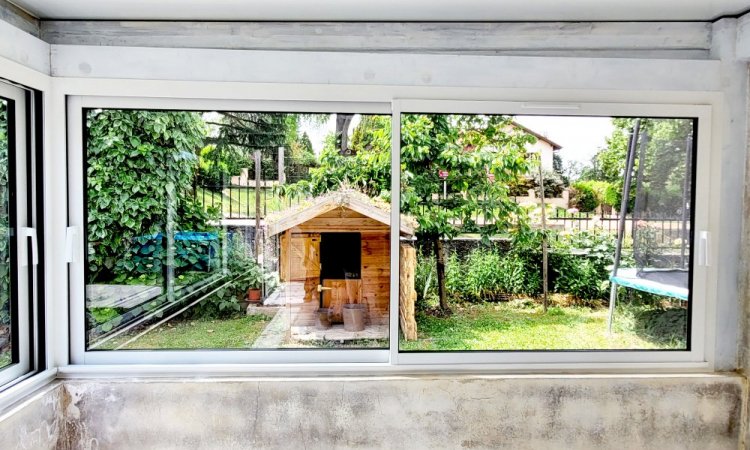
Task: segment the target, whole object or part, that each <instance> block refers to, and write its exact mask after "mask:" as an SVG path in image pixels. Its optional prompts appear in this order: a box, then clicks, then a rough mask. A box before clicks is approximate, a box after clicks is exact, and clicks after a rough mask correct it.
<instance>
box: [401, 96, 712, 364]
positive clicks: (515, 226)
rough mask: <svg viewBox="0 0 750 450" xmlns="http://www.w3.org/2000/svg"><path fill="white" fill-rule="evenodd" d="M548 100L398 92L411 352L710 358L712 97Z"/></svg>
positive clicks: (405, 356)
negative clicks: (537, 104) (560, 103)
mask: <svg viewBox="0 0 750 450" xmlns="http://www.w3.org/2000/svg"><path fill="white" fill-rule="evenodd" d="M539 109H544V108H543V107H542V108H524V106H523V105H520V104H512V103H506V104H499V103H491V102H448V101H446V102H440V101H416V100H415V101H409V100H404V101H401V102H399V103H398V108H397V111H398V113H397V114H396V115H394V123H396V125H394V129H396V127H398V130H397V132H396V133H394V145H395V143H396V141H397V139H398V143H399V144H400V148H399V150H400V152H399V155H400V161H399V167H400V169H401V173H400V187H399V192H400V213H401V217H402V222H403V220H404V218H406V220H412V221H416V222H417V223H418V226H417V228H416V233H415V235H414V237H413V238H404V237H401V238H400V242H401V267H402V271H401V274H400V292H401V293H402V298H401V303H402V305H401V312H402V315H401V317H400V323H399V331H400V333H399V337H400V340H399V345H398V347H399V354H398V357H397V358H398V361H399V363H414V364H417V363H431V364H436V363H458V362H461V363H467V362H535V363H544V362H549V361H577V362H590V361H613V360H616V359H617V358H618V356H617V355H620V356H619V357H621V358H624V359H626V360H631V361H635V360H647V361H669V360H674V359H680V358H688V359H693V358H694V360H698V361H699V360H701V358H702V356H701V355H702V354H703V349H704V342H703V340H704V333H703V325H704V323H705V314H704V311H705V305H706V298H707V296H708V295H707V292H706V273H707V261H708V259H707V258H708V239H709V236H710V233H708V231H706V230H707V227H706V223H707V219H706V216H707V204H706V203H704V202H705V195H706V193H707V190H708V189H707V174H708V167H707V165H708V164H707V162H708V160H707V156H706V154H705V151H704V152H703V153H700V152H699V150H698V149H699V148H704V149H705V145H706V142H707V140H706V137H705V136H703V135H702V134H701V133H699V129H701V130H702V132H705V131H706V128H707V125H708V117H709V116H708V112H707V110H706V109H705V108H703V109H702V108H691V107H671V108H670V107H660V106H656V107H655V106H647V105H643V106H640V107H639V106H636V105H625V106H618V105H583V106H582V105H577V106H576V107H575V108H570V109H571V110H572V111H568V110H567V108H561V109H558V108H554V107H550V108H548V109H549V110H548V111H539ZM587 110H588V111H587ZM561 111H562V113H561ZM701 127H702V128H701ZM700 138H703V141H702V142H700V143H699V139H700ZM701 145H703V146H704V147H701ZM411 299H413V301H412V300H411ZM404 304H405V305H404ZM582 351H586V352H587V353H585V354H584V353H581V352H582ZM613 351H617V352H613ZM529 352H533V353H529ZM539 352H544V354H541V353H539ZM452 355H455V356H452Z"/></svg>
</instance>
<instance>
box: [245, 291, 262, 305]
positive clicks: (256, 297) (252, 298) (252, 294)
mask: <svg viewBox="0 0 750 450" xmlns="http://www.w3.org/2000/svg"><path fill="white" fill-rule="evenodd" d="M247 300H248V301H249V302H251V303H259V302H260V289H248V290H247Z"/></svg>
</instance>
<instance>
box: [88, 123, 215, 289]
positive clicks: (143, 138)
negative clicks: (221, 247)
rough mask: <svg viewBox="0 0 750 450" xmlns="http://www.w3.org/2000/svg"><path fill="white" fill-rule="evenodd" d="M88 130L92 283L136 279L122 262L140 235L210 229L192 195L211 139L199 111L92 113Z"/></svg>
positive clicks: (203, 213)
mask: <svg viewBox="0 0 750 450" xmlns="http://www.w3.org/2000/svg"><path fill="white" fill-rule="evenodd" d="M87 129H88V140H87V148H86V151H87V162H88V167H87V169H86V176H87V183H88V184H87V191H86V195H87V200H88V202H87V209H88V244H89V249H88V261H89V266H88V271H89V274H88V276H89V279H90V280H92V281H93V280H97V281H109V280H111V279H113V278H114V277H115V276H116V275H118V274H120V273H126V274H130V273H132V270H133V269H128V266H130V264H127V265H125V263H122V260H123V259H124V258H128V256H129V253H130V251H131V248H132V246H133V242H134V239H135V238H136V237H138V236H148V235H154V234H156V233H159V232H165V231H166V230H167V227H173V229H175V230H191V231H207V230H209V229H210V227H209V226H208V225H207V223H208V220H209V219H210V218H211V217H210V216H209V215H208V214H207V213H206V212H205V211H204V210H203V208H202V206H201V205H200V204H198V203H197V202H196V201H195V199H194V198H193V195H192V184H193V176H194V171H195V166H196V160H197V158H196V152H197V151H198V150H199V149H200V148H201V147H202V141H203V138H204V136H205V133H206V127H205V124H204V123H203V120H202V119H201V116H200V115H199V114H198V113H191V112H163V111H134V110H91V111H89V112H88V115H87ZM118 263H120V264H118ZM133 267H135V263H133ZM136 273H137V272H136Z"/></svg>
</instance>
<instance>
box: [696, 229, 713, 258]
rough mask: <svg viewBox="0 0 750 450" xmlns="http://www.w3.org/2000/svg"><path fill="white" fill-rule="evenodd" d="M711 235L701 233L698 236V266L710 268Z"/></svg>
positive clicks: (706, 232) (704, 232)
mask: <svg viewBox="0 0 750 450" xmlns="http://www.w3.org/2000/svg"><path fill="white" fill-rule="evenodd" d="M710 244H711V233H709V232H708V231H701V232H700V234H699V235H698V264H700V265H701V266H710V265H711V264H710V263H711V259H710V255H711V246H710Z"/></svg>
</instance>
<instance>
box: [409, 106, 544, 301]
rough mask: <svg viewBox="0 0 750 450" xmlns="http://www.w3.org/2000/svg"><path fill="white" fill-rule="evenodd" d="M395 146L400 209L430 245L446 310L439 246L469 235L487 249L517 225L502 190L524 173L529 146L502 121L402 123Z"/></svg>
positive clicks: (447, 118) (421, 118) (518, 212)
mask: <svg viewBox="0 0 750 450" xmlns="http://www.w3.org/2000/svg"><path fill="white" fill-rule="evenodd" d="M401 140H402V145H401V161H402V179H403V182H402V189H401V209H402V211H403V212H405V213H407V214H412V215H414V216H415V217H416V219H417V222H418V223H419V229H418V230H419V231H418V238H419V239H423V240H425V241H427V242H430V243H432V247H433V248H434V251H435V255H436V258H435V259H436V264H437V281H438V295H439V297H440V307H441V309H444V310H447V309H448V303H447V296H446V292H445V252H444V249H443V239H453V238H455V237H456V236H457V235H458V234H460V233H461V232H464V231H469V230H471V231H478V232H479V233H480V235H481V236H482V240H483V241H485V242H488V241H489V237H490V236H493V235H497V234H500V233H506V232H509V231H511V230H512V229H513V228H517V227H522V226H523V225H524V222H523V220H519V219H521V218H522V217H523V210H522V208H521V207H519V206H518V204H516V202H514V201H513V199H512V197H511V196H510V191H509V185H510V184H512V183H513V182H515V181H516V180H517V179H518V178H519V177H521V176H524V175H526V174H528V173H529V171H530V162H529V160H528V159H527V156H526V148H525V147H526V145H527V144H530V143H533V142H534V141H535V138H534V137H533V136H531V135H529V134H526V133H524V132H522V131H520V130H518V129H517V128H514V127H512V126H511V119H510V118H509V117H505V116H482V115H444V114H440V115H437V114H431V115H406V116H405V117H404V119H403V121H402V126H401ZM441 175H442V176H441ZM441 192H444V194H447V195H440V193H441Z"/></svg>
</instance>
